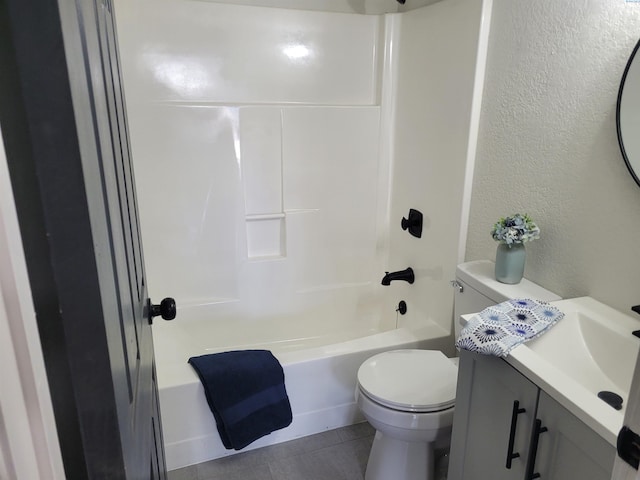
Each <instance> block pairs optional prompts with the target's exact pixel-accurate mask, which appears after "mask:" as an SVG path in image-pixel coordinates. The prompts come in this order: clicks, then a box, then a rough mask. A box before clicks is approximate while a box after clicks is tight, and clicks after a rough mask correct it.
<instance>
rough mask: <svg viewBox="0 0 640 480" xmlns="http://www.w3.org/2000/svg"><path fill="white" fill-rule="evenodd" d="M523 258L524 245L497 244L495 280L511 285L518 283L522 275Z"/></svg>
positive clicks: (524, 253)
mask: <svg viewBox="0 0 640 480" xmlns="http://www.w3.org/2000/svg"><path fill="white" fill-rule="evenodd" d="M525 258H526V251H525V249H524V244H522V243H515V244H512V245H511V246H509V245H507V244H504V243H501V244H499V245H498V250H497V251H496V280H497V281H499V282H501V283H508V284H512V285H513V284H515V283H520V280H522V276H523V275H524V260H525Z"/></svg>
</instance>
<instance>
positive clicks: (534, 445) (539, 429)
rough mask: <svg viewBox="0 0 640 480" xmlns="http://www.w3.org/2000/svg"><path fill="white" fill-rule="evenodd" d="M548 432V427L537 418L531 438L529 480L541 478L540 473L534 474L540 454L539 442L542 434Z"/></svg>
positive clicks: (528, 467)
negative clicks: (537, 456)
mask: <svg viewBox="0 0 640 480" xmlns="http://www.w3.org/2000/svg"><path fill="white" fill-rule="evenodd" d="M546 431H547V427H543V426H542V420H540V419H539V418H536V423H535V426H534V428H533V435H532V437H531V445H530V446H529V465H528V466H527V476H526V478H527V480H534V479H536V478H540V474H539V473H533V471H534V470H535V469H536V455H537V454H538V441H539V440H540V434H541V433H544V432H546Z"/></svg>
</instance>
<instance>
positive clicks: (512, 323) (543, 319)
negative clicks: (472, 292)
mask: <svg viewBox="0 0 640 480" xmlns="http://www.w3.org/2000/svg"><path fill="white" fill-rule="evenodd" d="M562 317H564V313H562V312H561V311H560V310H558V309H557V308H556V307H553V306H551V305H549V304H548V303H545V302H540V301H538V300H530V299H527V298H514V299H513V300H507V301H506V302H502V303H499V304H498V305H494V306H492V307H489V308H485V309H484V310H483V311H481V312H480V313H478V314H477V315H474V316H473V317H472V318H471V320H469V323H467V325H465V327H464V328H463V329H462V331H461V332H460V336H459V337H458V340H457V341H456V347H457V348H458V349H464V350H470V351H472V352H478V353H482V354H484V355H495V356H496V357H506V356H507V355H509V352H510V351H511V350H513V349H514V348H515V347H517V346H518V345H520V344H521V343H524V342H526V341H528V340H531V339H532V338H536V337H538V336H540V335H542V334H543V333H544V332H546V331H547V330H548V329H549V328H551V327H552V326H553V325H554V324H555V323H556V322H557V321H558V320H560V319H561V318H562Z"/></svg>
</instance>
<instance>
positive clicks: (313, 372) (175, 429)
mask: <svg viewBox="0 0 640 480" xmlns="http://www.w3.org/2000/svg"><path fill="white" fill-rule="evenodd" d="M186 310H187V311H186V312H185V311H182V312H181V314H180V316H179V318H178V320H176V321H174V322H155V323H154V326H153V338H154V348H155V355H156V367H157V376H158V387H159V393H160V407H161V412H162V425H163V433H164V443H165V451H166V459H167V468H168V469H169V470H174V469H177V468H180V467H184V466H187V465H193V464H196V463H200V462H204V461H207V460H212V459H215V458H219V457H223V456H226V455H231V454H234V453H237V452H236V451H234V450H226V449H225V448H224V446H223V445H222V442H221V440H220V437H219V435H218V432H217V430H216V424H215V420H214V418H213V415H212V414H211V412H210V410H209V407H208V405H207V402H206V399H205V395H204V390H203V387H202V385H201V383H200V381H199V379H198V377H197V375H196V373H195V372H194V371H193V369H192V368H191V366H190V365H188V364H187V360H188V359H189V357H191V356H194V355H203V354H206V353H214V352H220V351H228V350H240V349H249V348H251V349H253V348H263V349H267V350H271V351H272V352H273V354H274V355H275V356H276V358H278V360H279V361H280V363H281V364H282V366H283V369H284V374H285V383H286V388H287V392H288V394H289V399H290V402H291V408H292V411H293V422H292V424H291V425H290V426H289V427H287V428H285V429H282V430H279V431H276V432H273V433H271V434H270V435H267V436H265V437H263V438H261V439H259V440H257V441H256V442H254V443H252V444H251V445H249V446H248V447H247V448H245V449H244V450H243V451H246V450H251V449H254V448H259V447H264V446H267V445H272V444H276V443H280V442H284V441H288V440H292V439H295V438H299V437H303V436H306V435H312V434H314V433H319V432H322V431H325V430H329V429H333V428H338V427H342V426H345V425H350V424H353V423H357V422H359V421H362V420H363V419H362V417H361V416H360V413H359V411H358V409H357V406H356V404H355V402H354V388H355V385H356V373H357V371H358V368H359V366H360V365H361V364H362V362H363V361H364V360H365V359H367V358H369V357H370V356H372V355H374V354H376V353H379V352H382V351H385V350H393V349H397V348H426V349H438V350H442V351H443V352H445V354H448V355H451V354H453V341H452V337H451V334H450V332H449V331H448V330H445V329H444V328H443V327H442V326H440V325H438V324H437V323H435V322H433V321H431V320H427V319H424V320H420V321H419V322H409V321H406V320H405V319H402V321H399V322H398V321H397V320H396V319H395V317H394V318H392V321H388V322H386V323H385V324H381V323H380V322H379V321H377V320H375V316H371V317H370V318H367V315H362V316H361V317H360V319H359V321H355V322H354V321H351V322H346V323H345V322H344V321H343V320H344V319H340V318H338V320H335V319H334V320H333V321H327V319H328V318H333V317H335V315H333V317H332V316H327V315H326V314H325V312H322V310H321V309H320V310H317V311H316V312H315V317H316V318H315V319H310V320H309V319H305V321H300V318H301V317H299V316H297V317H295V318H294V317H291V316H289V317H287V316H283V317H281V318H273V319H264V318H261V319H259V320H253V321H252V320H251V319H250V318H249V319H246V318H245V319H238V318H235V317H234V316H233V315H230V316H227V317H225V316H224V315H223V316H222V317H225V320H223V321H221V320H215V321H214V320H210V319H209V320H207V319H205V318H207V316H205V315H203V310H202V309H198V308H195V309H186ZM361 313H362V312H361ZM218 317H219V315H218ZM209 318H210V317H209ZM411 323H417V324H418V326H417V327H416V326H412V325H411ZM345 326H346V328H345ZM385 329H386V330H385ZM305 330H307V331H306V332H305ZM284 333H286V335H284Z"/></svg>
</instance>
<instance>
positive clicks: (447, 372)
mask: <svg viewBox="0 0 640 480" xmlns="http://www.w3.org/2000/svg"><path fill="white" fill-rule="evenodd" d="M457 375H458V369H457V367H456V366H455V365H454V364H453V362H452V361H451V360H449V359H448V358H447V357H445V356H444V354H443V353H442V352H440V351H436V350H393V351H390V352H384V353H380V354H378V355H375V356H373V357H371V358H370V359H369V360H367V361H366V362H364V363H363V364H362V365H361V366H360V369H359V370H358V383H359V385H360V389H361V390H362V392H363V393H364V394H365V395H367V396H368V397H369V398H371V399H372V400H374V401H375V402H378V403H380V404H382V405H384V406H387V407H389V408H393V409H396V410H402V411H408V412H436V411H440V410H445V409H447V408H450V407H452V406H453V405H454V403H455V398H456V381H457Z"/></svg>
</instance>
